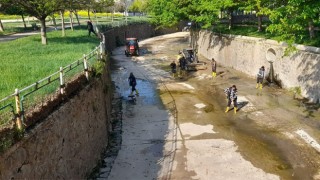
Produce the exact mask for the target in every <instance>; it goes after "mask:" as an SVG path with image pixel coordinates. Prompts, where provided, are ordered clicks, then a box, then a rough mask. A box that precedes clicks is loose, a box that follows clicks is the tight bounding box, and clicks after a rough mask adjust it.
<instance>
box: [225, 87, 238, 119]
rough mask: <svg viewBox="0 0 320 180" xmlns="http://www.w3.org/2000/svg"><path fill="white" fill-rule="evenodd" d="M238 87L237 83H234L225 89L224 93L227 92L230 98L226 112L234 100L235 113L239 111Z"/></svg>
mask: <svg viewBox="0 0 320 180" xmlns="http://www.w3.org/2000/svg"><path fill="white" fill-rule="evenodd" d="M237 91H238V90H237V87H236V85H232V86H231V87H229V88H227V89H225V90H224V93H225V94H226V96H227V100H228V106H227V109H226V111H225V112H226V113H227V112H228V111H229V108H230V105H231V102H233V110H234V113H235V114H236V113H237V109H238V108H237Z"/></svg>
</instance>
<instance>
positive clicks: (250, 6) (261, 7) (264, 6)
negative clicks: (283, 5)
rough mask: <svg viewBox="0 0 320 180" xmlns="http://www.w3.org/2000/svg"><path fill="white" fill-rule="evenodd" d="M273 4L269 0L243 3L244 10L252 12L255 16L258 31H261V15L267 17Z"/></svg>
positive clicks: (249, 0)
mask: <svg viewBox="0 0 320 180" xmlns="http://www.w3.org/2000/svg"><path fill="white" fill-rule="evenodd" d="M274 3H275V2H273V1H271V0H247V1H246V2H245V3H244V8H243V9H244V10H247V11H252V10H254V11H255V12H256V15H257V21H258V31H259V32H261V31H262V17H263V15H269V14H270V10H271V8H272V6H273V5H274Z"/></svg>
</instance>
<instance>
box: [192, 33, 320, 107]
mask: <svg viewBox="0 0 320 180" xmlns="http://www.w3.org/2000/svg"><path fill="white" fill-rule="evenodd" d="M195 35H196V39H197V45H198V52H199V53H200V54H201V55H203V56H204V57H206V58H208V59H211V58H213V57H214V58H215V59H216V60H217V62H218V64H221V65H223V66H226V67H232V68H234V69H236V70H239V71H242V72H244V73H246V74H248V75H249V76H252V77H256V74H257V73H258V69H259V68H260V67H261V66H265V67H266V74H268V72H269V70H270V63H269V62H268V61H267V58H266V52H267V50H268V49H269V48H272V49H274V51H275V52H276V60H275V61H274V63H273V68H274V73H275V76H276V78H277V79H278V80H280V81H281V84H282V86H283V87H284V88H295V87H300V88H301V91H302V94H301V95H302V96H304V97H307V98H309V99H310V100H311V101H314V102H316V101H319V99H320V54H319V53H320V48H315V47H310V46H302V45H299V46H297V48H298V49H299V51H298V52H297V53H295V54H294V55H291V56H286V57H283V54H284V50H285V44H283V43H278V42H276V41H273V40H266V39H261V38H253V37H245V36H232V35H230V36H227V35H215V34H213V33H211V32H208V31H201V32H199V33H196V34H195ZM253 82H254V81H253Z"/></svg>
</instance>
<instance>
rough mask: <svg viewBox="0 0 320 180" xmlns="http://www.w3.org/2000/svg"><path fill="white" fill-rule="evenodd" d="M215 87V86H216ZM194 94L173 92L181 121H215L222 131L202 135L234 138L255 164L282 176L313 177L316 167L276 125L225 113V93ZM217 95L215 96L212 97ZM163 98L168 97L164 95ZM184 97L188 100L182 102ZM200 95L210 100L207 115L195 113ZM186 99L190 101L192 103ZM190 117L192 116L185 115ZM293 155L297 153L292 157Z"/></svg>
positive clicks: (284, 177) (247, 157)
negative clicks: (298, 155)
mask: <svg viewBox="0 0 320 180" xmlns="http://www.w3.org/2000/svg"><path fill="white" fill-rule="evenodd" d="M213 89H215V88H214V87H213ZM199 92H204V93H198V94H197V95H196V96H195V97H192V98H190V96H194V95H192V94H186V93H182V94H181V93H173V96H174V97H175V100H176V101H177V104H178V106H179V104H183V108H181V107H180V109H178V111H179V123H186V122H189V121H191V122H193V123H195V124H200V125H208V124H209V125H213V127H214V131H216V132H219V133H218V134H215V135H206V134H204V135H201V136H200V137H198V138H200V139H206V138H216V139H227V140H231V141H233V142H235V143H236V144H237V146H238V150H239V152H240V153H241V155H242V156H243V157H244V158H245V159H246V160H248V161H250V162H251V163H252V164H253V165H254V166H255V167H258V168H261V169H263V170H264V171H265V172H268V173H272V174H277V175H279V176H280V177H281V179H312V174H314V173H315V172H314V169H315V167H313V166H312V164H310V162H307V160H306V159H304V158H303V157H296V156H295V154H297V153H298V154H301V152H302V151H301V149H299V147H297V146H295V145H293V144H292V143H291V142H289V141H288V140H286V139H284V138H283V137H282V135H281V134H280V133H279V132H278V131H276V130H274V129H265V128H261V127H258V126H257V125H256V124H255V123H254V122H253V121H252V120H251V119H250V118H248V117H247V116H246V115H243V114H240V113H238V115H237V116H235V115H234V114H233V112H232V111H231V112H229V113H228V114H225V113H224V106H222V107H223V108H221V104H225V99H224V98H221V97H223V94H221V93H218V91H216V93H205V92H206V91H205V90H203V89H201V88H200V90H199ZM212 97H215V98H212ZM163 98H164V99H165V98H166V97H163ZM181 99H185V101H183V102H181ZM192 99H199V100H201V101H202V102H205V103H206V104H211V106H212V107H213V110H212V111H211V112H208V113H207V114H206V116H203V115H198V117H197V116H196V117H195V115H194V114H195V111H193V110H192V109H195V108H194V107H193V105H194V103H195V102H197V101H196V100H195V101H193V100H192ZM187 102H190V103H189V104H188V103H187ZM185 117H189V118H185ZM291 156H294V157H291Z"/></svg>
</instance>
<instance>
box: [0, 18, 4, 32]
mask: <svg viewBox="0 0 320 180" xmlns="http://www.w3.org/2000/svg"><path fill="white" fill-rule="evenodd" d="M3 31H4V29H3V24H2V22H1V19H0V32H3Z"/></svg>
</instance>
